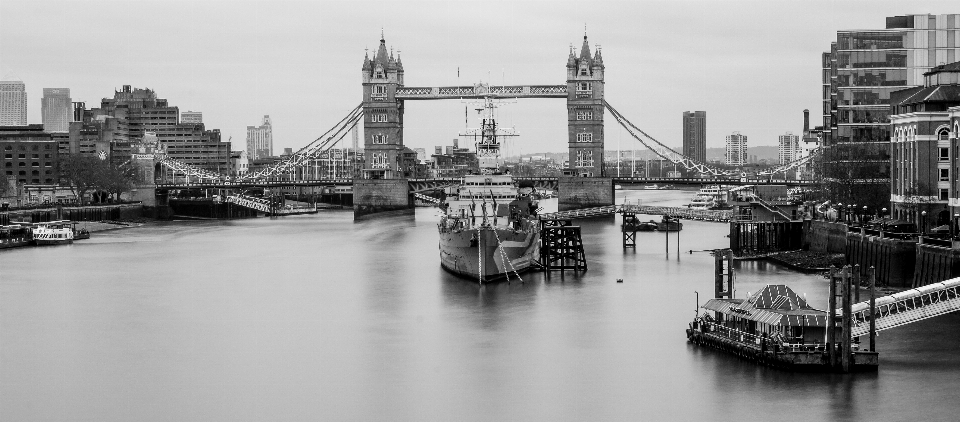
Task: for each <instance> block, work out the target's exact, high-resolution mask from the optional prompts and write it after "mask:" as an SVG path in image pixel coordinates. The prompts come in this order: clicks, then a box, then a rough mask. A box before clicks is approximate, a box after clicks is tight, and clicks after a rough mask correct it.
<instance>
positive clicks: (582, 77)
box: [141, 35, 816, 216]
mask: <svg viewBox="0 0 960 422" xmlns="http://www.w3.org/2000/svg"><path fill="white" fill-rule="evenodd" d="M594 50H595V51H593V50H591V48H590V45H589V43H588V39H587V36H586V35H584V37H583V43H582V45H581V47H580V50H579V52H577V51H575V50H574V49H573V47H572V46H571V48H570V51H569V54H568V56H567V62H566V83H565V84H549V85H502V86H493V85H489V84H483V83H478V84H474V85H464V86H426V87H408V86H405V84H404V72H405V71H404V67H403V63H402V61H401V59H400V57H399V56H397V57H394V55H393V52H392V51H390V52H389V53H388V50H387V46H386V40H385V39H384V37H383V36H382V35H381V38H380V45H379V47H378V49H377V50H376V52H375V53H374V54H373V56H372V57H371V56H370V54H369V53H365V54H364V58H363V63H362V66H361V69H360V70H361V92H362V101H361V103H360V104H359V105H358V106H356V107H354V108H353V109H352V110H351V111H350V112H349V113H347V115H346V116H345V117H344V118H343V119H341V120H340V121H339V122H338V123H337V124H336V125H334V126H333V127H332V128H331V129H329V130H327V131H326V132H324V133H323V134H322V135H320V136H319V137H318V138H316V139H315V140H314V141H313V142H310V143H309V144H307V145H306V146H304V147H302V148H301V149H300V150H299V151H297V152H296V153H294V154H292V155H290V156H289V157H286V158H284V159H282V160H281V161H279V162H278V163H276V164H274V165H272V166H269V167H267V168H264V169H262V170H260V171H256V172H251V173H247V174H245V175H242V176H238V177H231V176H228V175H223V174H218V173H214V172H210V171H206V170H203V169H200V168H196V167H193V166H190V165H188V164H185V163H182V162H179V161H177V160H174V159H172V158H170V157H168V156H166V155H164V154H163V153H162V150H159V151H158V152H157V153H155V154H153V155H152V156H151V157H152V158H153V162H154V169H151V170H157V171H150V172H149V174H151V175H152V174H154V173H156V174H158V175H160V176H161V177H160V178H161V179H162V180H160V181H159V182H158V183H157V184H156V185H151V186H143V187H141V188H146V189H142V190H149V189H150V188H153V189H156V188H160V189H161V190H173V189H184V188H199V187H204V188H218V189H241V188H244V187H249V186H257V187H270V186H276V187H280V186H304V187H306V186H327V185H331V184H334V185H342V184H351V185H352V186H353V194H354V210H355V215H357V216H361V215H363V214H368V213H376V212H380V211H394V210H410V211H411V212H412V205H413V200H412V195H411V192H419V191H423V190H426V189H428V188H429V187H430V186H446V185H449V184H451V183H452V181H445V180H442V179H435V180H428V181H425V180H413V179H412V176H413V174H412V171H411V170H412V169H410V168H406V167H405V166H406V165H407V164H406V163H405V162H404V159H403V151H404V131H403V129H404V127H403V126H404V123H403V122H404V119H403V115H404V110H405V103H406V102H407V101H423V100H445V99H457V100H463V99H486V98H495V99H501V98H503V99H514V98H517V99H519V98H557V99H561V98H562V99H566V105H567V106H566V109H567V148H568V151H569V162H570V168H569V169H567V170H565V171H564V176H561V177H558V178H543V179H544V180H539V178H538V180H537V181H535V182H536V183H538V184H539V186H542V187H551V188H553V189H556V190H559V192H560V208H561V210H564V209H575V208H581V207H595V206H606V205H612V204H613V201H614V183H624V184H629V183H642V182H646V181H653V180H656V181H661V182H662V181H665V180H663V179H636V178H623V179H616V180H615V178H614V177H612V175H610V174H608V173H607V171H606V169H605V168H604V164H603V158H604V145H605V143H604V118H605V116H606V114H608V113H609V115H610V116H612V117H613V118H614V120H615V121H616V122H617V123H619V124H620V125H621V126H622V127H623V128H624V129H626V131H627V133H628V134H629V135H630V136H632V137H633V138H634V139H635V140H637V141H638V142H640V143H641V144H642V145H643V146H644V147H646V148H648V149H650V150H651V151H653V152H654V153H656V154H657V155H658V156H659V157H661V158H662V159H665V160H668V161H670V162H672V163H674V164H677V165H679V166H682V167H683V168H684V169H687V170H689V171H692V172H696V173H700V174H705V175H709V176H710V177H711V178H710V179H694V180H678V179H670V180H669V181H668V183H675V184H683V183H730V184H743V183H750V182H752V183H758V182H759V183H763V182H764V181H763V180H748V179H747V178H746V175H743V174H737V173H736V172H735V171H731V170H725V169H719V168H716V167H713V166H711V165H709V164H707V163H703V162H699V161H697V160H694V159H692V158H690V157H686V156H684V155H683V154H680V153H678V152H677V151H675V150H673V149H671V148H669V147H667V146H666V145H664V144H662V143H661V142H660V141H658V140H656V139H655V138H653V137H652V136H650V135H648V134H647V133H646V132H644V131H643V130H641V129H640V128H639V127H637V126H636V125H634V124H633V123H631V122H630V121H629V120H628V119H627V118H626V117H625V116H624V115H622V114H621V113H620V112H619V111H617V110H616V109H615V108H614V107H613V106H612V105H610V104H609V103H608V102H607V101H606V100H605V98H604V94H605V90H606V86H605V80H604V76H605V65H604V63H603V57H602V53H601V50H600V48H599V47H596V48H595V49H594ZM361 126H362V127H363V154H364V160H363V168H362V169H360V174H359V177H357V178H356V179H355V180H352V179H339V180H316V178H315V177H310V175H309V171H307V168H309V166H310V165H311V163H313V162H315V160H317V159H319V158H320V157H321V156H322V155H324V154H325V153H327V152H328V151H330V150H331V148H333V147H334V146H336V145H337V144H338V143H339V142H340V141H341V140H342V139H343V138H344V137H346V135H347V134H348V133H350V132H351V131H354V130H356V129H357V128H359V127H361ZM141 155H143V154H141ZM815 155H816V154H810V155H808V156H807V157H804V158H803V159H800V160H797V161H795V162H793V163H788V164H786V165H782V166H779V167H773V168H770V169H766V170H764V171H762V172H760V173H759V175H760V176H771V177H772V175H774V174H776V173H784V172H786V171H788V170H791V169H794V168H797V167H799V166H801V165H803V164H805V163H806V162H807V161H808V160H809V159H810V158H812V157H814V156H815ZM146 156H148V155H144V157H146ZM144 157H141V158H144ZM143 164H146V163H145V162H144V163H143ZM143 164H141V165H143ZM165 175H166V176H170V175H172V176H173V177H172V179H173V180H169V177H167V178H165V177H163V176H165ZM546 179H551V180H546ZM797 183H800V184H803V182H797ZM141 199H146V198H143V197H142V196H141Z"/></svg>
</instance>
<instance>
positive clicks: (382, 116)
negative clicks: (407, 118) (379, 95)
mask: <svg viewBox="0 0 960 422" xmlns="http://www.w3.org/2000/svg"><path fill="white" fill-rule="evenodd" d="M370 120H371V121H372V122H373V123H386V122H387V113H373V114H372V115H371V116H370Z"/></svg>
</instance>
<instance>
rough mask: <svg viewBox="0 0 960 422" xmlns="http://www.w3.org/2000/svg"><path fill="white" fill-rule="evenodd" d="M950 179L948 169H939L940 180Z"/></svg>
mask: <svg viewBox="0 0 960 422" xmlns="http://www.w3.org/2000/svg"><path fill="white" fill-rule="evenodd" d="M949 180H950V169H940V181H941V182H946V181H949Z"/></svg>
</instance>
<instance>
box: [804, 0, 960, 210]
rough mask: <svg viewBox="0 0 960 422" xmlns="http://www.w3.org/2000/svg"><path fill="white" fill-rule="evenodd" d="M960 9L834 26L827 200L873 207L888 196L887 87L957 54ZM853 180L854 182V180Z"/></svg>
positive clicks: (826, 62)
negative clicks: (880, 24)
mask: <svg viewBox="0 0 960 422" xmlns="http://www.w3.org/2000/svg"><path fill="white" fill-rule="evenodd" d="M958 37H960V14H948V15H906V16H893V17H888V18H886V27H885V28H884V29H871V30H846V31H838V32H837V40H836V42H833V43H831V45H830V51H829V52H826V53H823V56H822V69H823V72H822V73H823V90H822V92H823V129H824V133H823V147H824V154H823V177H824V181H825V182H826V188H827V192H828V194H829V195H830V197H831V198H830V199H832V200H834V201H835V202H843V203H858V204H864V205H869V206H871V207H878V208H879V207H881V206H885V205H886V203H887V202H888V201H889V195H890V138H891V137H890V119H889V115H890V93H891V92H893V91H899V90H902V89H906V88H911V87H917V86H921V85H923V74H924V72H927V71H929V70H930V69H931V68H933V67H934V66H937V65H938V64H943V63H950V62H954V61H957V60H960V40H958ZM854 185H856V186H855V187H854Z"/></svg>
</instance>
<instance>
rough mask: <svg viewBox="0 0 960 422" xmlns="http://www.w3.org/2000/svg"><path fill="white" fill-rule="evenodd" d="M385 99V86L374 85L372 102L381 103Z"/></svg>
mask: <svg viewBox="0 0 960 422" xmlns="http://www.w3.org/2000/svg"><path fill="white" fill-rule="evenodd" d="M386 98H387V86H386V85H374V86H373V100H374V101H383V100H385V99H386Z"/></svg>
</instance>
